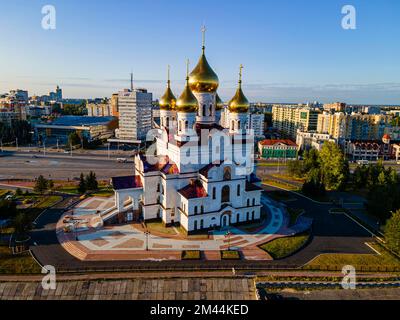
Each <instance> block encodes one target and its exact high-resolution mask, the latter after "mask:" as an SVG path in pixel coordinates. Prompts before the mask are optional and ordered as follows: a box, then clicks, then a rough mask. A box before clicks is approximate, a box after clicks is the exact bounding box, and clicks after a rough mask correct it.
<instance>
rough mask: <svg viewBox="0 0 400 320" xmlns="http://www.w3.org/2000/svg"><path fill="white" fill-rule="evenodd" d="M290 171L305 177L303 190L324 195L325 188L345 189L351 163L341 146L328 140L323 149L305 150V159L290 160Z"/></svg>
mask: <svg viewBox="0 0 400 320" xmlns="http://www.w3.org/2000/svg"><path fill="white" fill-rule="evenodd" d="M288 173H289V174H290V175H291V176H294V177H297V178H302V179H305V180H306V181H305V183H304V185H303V192H304V193H306V194H310V195H323V194H324V193H325V190H326V189H327V190H343V189H344V188H345V187H346V182H347V180H348V178H349V163H348V161H347V160H346V158H345V156H344V154H343V153H342V151H341V150H340V148H339V147H338V146H337V145H336V144H335V143H332V142H326V143H325V144H324V145H323V146H322V148H321V151H318V150H316V149H311V150H309V151H305V152H304V154H303V160H295V161H290V162H289V163H288Z"/></svg>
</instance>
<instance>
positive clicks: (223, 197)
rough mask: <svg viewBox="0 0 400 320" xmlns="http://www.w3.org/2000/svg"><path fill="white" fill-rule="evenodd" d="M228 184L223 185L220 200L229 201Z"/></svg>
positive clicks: (229, 191)
mask: <svg viewBox="0 0 400 320" xmlns="http://www.w3.org/2000/svg"><path fill="white" fill-rule="evenodd" d="M230 193H231V190H230V188H229V186H224V187H223V188H222V191H221V202H229V201H230V198H231V195H230Z"/></svg>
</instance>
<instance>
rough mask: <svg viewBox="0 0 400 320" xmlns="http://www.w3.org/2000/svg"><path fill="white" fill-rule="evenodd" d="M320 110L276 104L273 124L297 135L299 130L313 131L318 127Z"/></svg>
mask: <svg viewBox="0 0 400 320" xmlns="http://www.w3.org/2000/svg"><path fill="white" fill-rule="evenodd" d="M319 114H320V110H319V109H317V108H310V107H304V106H291V105H274V106H273V107H272V125H273V127H274V128H275V129H277V130H279V131H281V132H284V133H286V134H287V135H289V136H290V137H292V138H295V137H296V134H297V130H298V129H300V130H302V131H313V130H316V129H317V123H318V115H319Z"/></svg>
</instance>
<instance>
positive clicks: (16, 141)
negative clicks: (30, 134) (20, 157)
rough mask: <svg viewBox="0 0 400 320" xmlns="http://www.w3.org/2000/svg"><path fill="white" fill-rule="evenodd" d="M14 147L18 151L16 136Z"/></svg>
mask: <svg viewBox="0 0 400 320" xmlns="http://www.w3.org/2000/svg"><path fill="white" fill-rule="evenodd" d="M15 148H16V149H17V151H18V138H15Z"/></svg>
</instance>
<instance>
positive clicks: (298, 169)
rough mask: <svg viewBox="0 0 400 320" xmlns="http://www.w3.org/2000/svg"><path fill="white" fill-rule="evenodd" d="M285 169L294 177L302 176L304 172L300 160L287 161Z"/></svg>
mask: <svg viewBox="0 0 400 320" xmlns="http://www.w3.org/2000/svg"><path fill="white" fill-rule="evenodd" d="M287 171H288V174H289V175H290V176H292V177H296V178H303V177H304V175H305V173H306V172H305V169H304V165H303V162H302V161H300V160H293V161H289V162H288V164H287Z"/></svg>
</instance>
